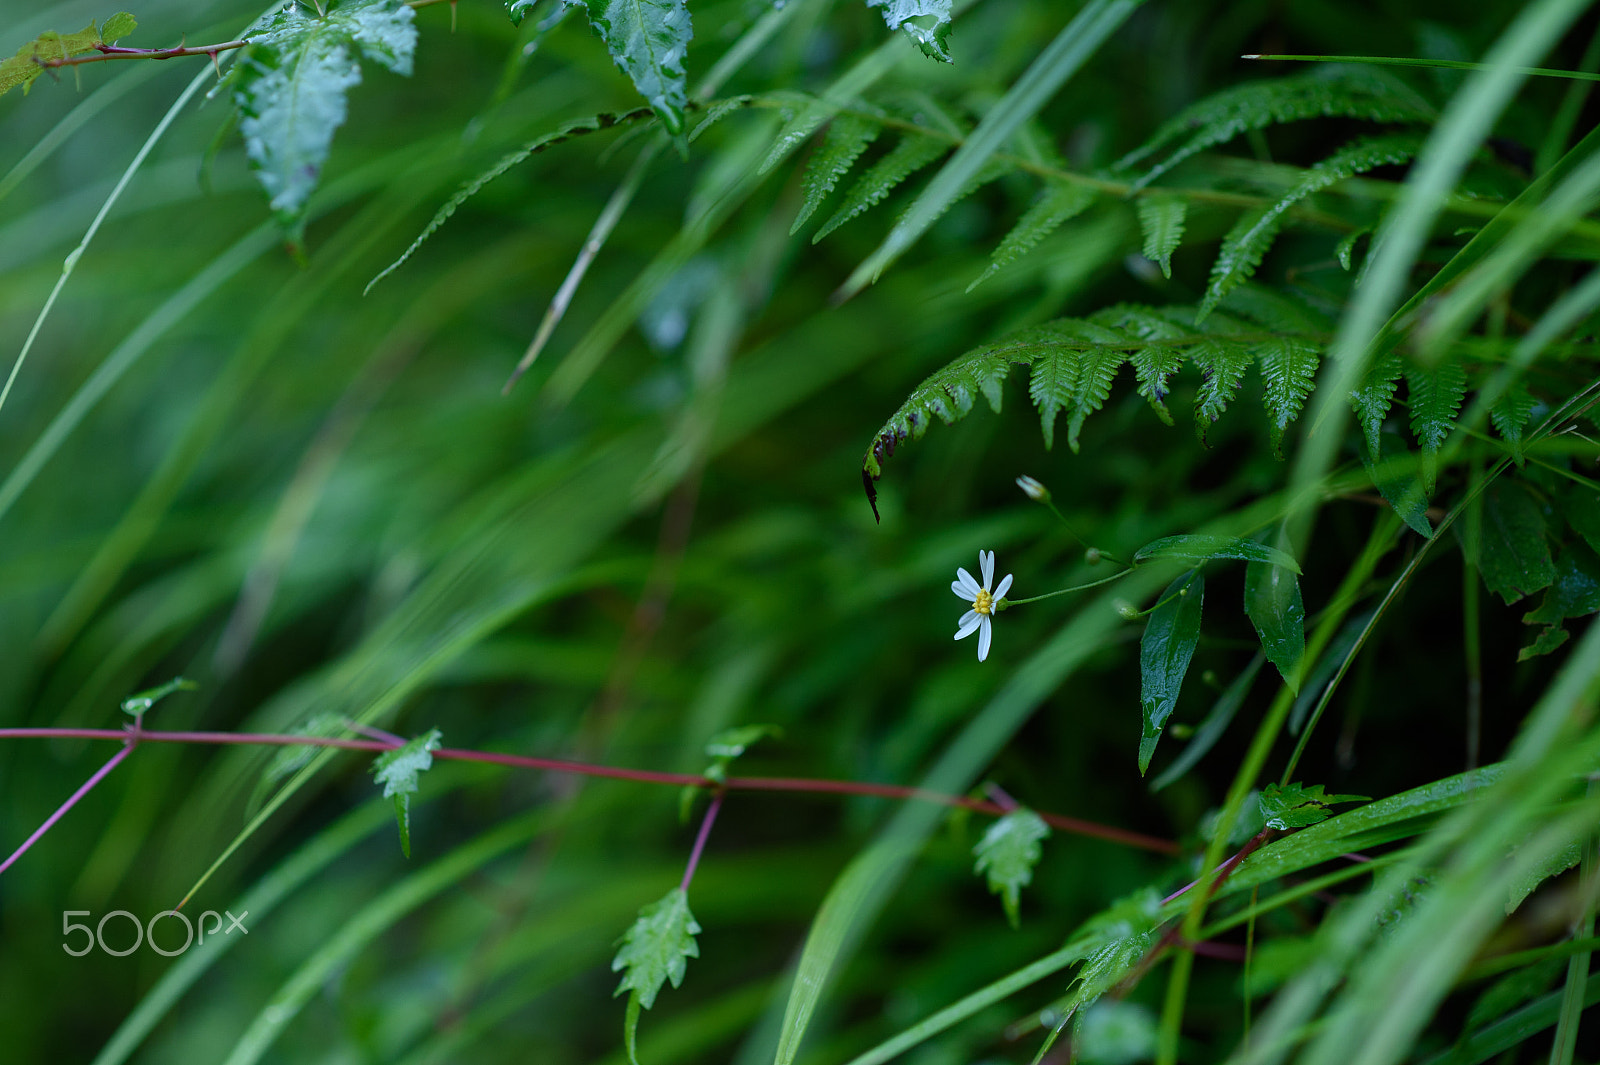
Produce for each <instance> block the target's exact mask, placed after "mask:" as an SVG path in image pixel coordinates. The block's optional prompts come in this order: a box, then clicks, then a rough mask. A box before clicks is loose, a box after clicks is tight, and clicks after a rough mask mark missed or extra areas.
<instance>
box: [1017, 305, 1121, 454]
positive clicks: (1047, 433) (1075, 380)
mask: <svg viewBox="0 0 1600 1065" xmlns="http://www.w3.org/2000/svg"><path fill="white" fill-rule="evenodd" d="M1058 335H1059V336H1060V337H1061V339H1062V346H1059V347H1054V348H1052V349H1050V350H1048V351H1044V352H1042V353H1040V354H1039V355H1038V356H1037V357H1036V358H1035V359H1034V362H1033V373H1032V376H1031V377H1030V379H1029V383H1028V393H1029V395H1030V396H1032V397H1033V402H1034V405H1035V406H1037V407H1038V408H1039V425H1040V428H1041V429H1042V430H1043V432H1044V444H1045V447H1046V448H1050V447H1052V446H1054V444H1055V420H1056V414H1057V412H1059V411H1061V410H1066V411H1067V446H1068V447H1070V448H1071V449H1072V451H1073V453H1074V454H1076V453H1077V450H1078V433H1079V431H1080V430H1081V429H1082V428H1083V423H1084V421H1085V420H1086V419H1087V418H1088V417H1089V415H1090V414H1093V413H1094V412H1095V411H1097V410H1099V409H1100V408H1101V407H1102V406H1104V405H1105V401H1106V399H1107V397H1109V396H1110V395H1111V382H1112V381H1113V380H1115V379H1116V376H1117V370H1118V369H1120V368H1121V366H1122V364H1123V363H1124V362H1126V361H1127V358H1128V354H1127V350H1126V349H1127V348H1128V347H1129V346H1131V345H1129V343H1128V339H1127V338H1126V337H1124V336H1122V335H1121V334H1119V333H1117V332H1116V331H1115V330H1112V329H1108V328H1106V327H1104V326H1102V325H1099V324H1097V323H1095V322H1063V323H1058ZM1075 342H1076V343H1075ZM1078 344H1081V345H1083V346H1082V347H1078Z"/></svg>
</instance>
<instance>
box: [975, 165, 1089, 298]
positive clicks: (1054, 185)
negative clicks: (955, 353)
mask: <svg viewBox="0 0 1600 1065" xmlns="http://www.w3.org/2000/svg"><path fill="white" fill-rule="evenodd" d="M1098 196H1099V192H1098V191H1097V190H1096V189H1094V188H1092V187H1090V186H1088V185H1080V184H1078V183H1077V182H1073V181H1052V182H1050V183H1049V184H1048V185H1046V186H1045V190H1044V193H1043V194H1042V195H1041V196H1040V197H1039V199H1038V200H1037V201H1036V202H1035V203H1034V204H1033V206H1032V207H1029V208H1028V209H1027V210H1026V211H1024V212H1023V215H1022V217H1021V218H1020V219H1018V220H1017V224H1016V225H1014V226H1012V227H1011V232H1009V233H1007V234H1006V235H1005V239H1003V240H1001V241H1000V245H999V247H997V248H995V250H994V255H993V256H991V257H990V260H989V265H988V266H987V267H986V268H985V269H984V271H983V273H981V274H979V275H978V277H977V279H976V280H974V281H973V282H972V284H970V285H968V286H967V291H968V292H971V291H972V290H973V289H975V288H977V287H978V286H979V285H981V284H983V283H984V282H985V281H987V280H988V279H989V278H991V277H993V276H994V275H995V274H996V273H998V272H999V271H1000V270H1001V269H1003V268H1004V267H1006V266H1008V265H1009V264H1011V263H1012V262H1015V261H1016V260H1017V259H1020V258H1021V257H1022V256H1023V255H1025V254H1027V253H1028V252H1029V251H1031V250H1032V249H1033V247H1034V246H1035V245H1036V244H1038V243H1039V242H1040V241H1041V240H1043V239H1044V238H1045V237H1048V236H1049V235H1050V234H1051V233H1054V232H1055V231H1056V230H1057V229H1059V228H1060V227H1061V225H1062V223H1064V222H1066V221H1068V220H1070V219H1072V218H1073V217H1075V216H1077V215H1080V214H1082V213H1083V212H1084V211H1086V210H1088V208H1089V205H1090V204H1092V203H1094V201H1095V199H1096V198H1097V197H1098Z"/></svg>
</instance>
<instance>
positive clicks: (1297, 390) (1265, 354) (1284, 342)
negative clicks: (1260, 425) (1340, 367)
mask: <svg viewBox="0 0 1600 1065" xmlns="http://www.w3.org/2000/svg"><path fill="white" fill-rule="evenodd" d="M1319 355H1320V352H1319V351H1318V349H1317V348H1316V346H1315V345H1312V344H1308V343H1306V342H1305V341H1302V340H1296V339H1294V338H1293V337H1277V338H1274V339H1272V340H1269V341H1267V342H1265V343H1263V344H1261V345H1260V346H1258V347H1257V349H1256V356H1257V358H1259V359H1260V360H1261V376H1262V378H1263V379H1264V381H1265V382H1266V392H1265V395H1264V396H1263V400H1262V401H1263V403H1264V404H1265V405H1266V408H1267V414H1268V415H1269V416H1270V417H1269V419H1268V422H1269V426H1270V430H1269V432H1270V435H1271V438H1272V450H1273V452H1274V453H1275V454H1276V455H1278V457H1279V458H1282V457H1283V434H1284V432H1285V431H1286V430H1287V429H1288V428H1289V423H1290V422H1292V421H1294V420H1295V419H1296V418H1298V417H1299V416H1300V409H1301V408H1302V407H1303V406H1305V402H1306V396H1308V395H1310V394H1311V389H1312V388H1314V387H1315V386H1316V377H1317V362H1318V357H1319Z"/></svg>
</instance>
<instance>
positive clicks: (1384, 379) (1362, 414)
mask: <svg viewBox="0 0 1600 1065" xmlns="http://www.w3.org/2000/svg"><path fill="white" fill-rule="evenodd" d="M1402 369H1403V366H1402V365H1401V362H1400V357H1399V356H1398V355H1396V354H1395V353H1394V352H1392V351H1389V352H1385V353H1384V354H1382V355H1380V356H1378V357H1377V358H1376V359H1374V360H1373V361H1372V364H1371V365H1370V366H1368V367H1367V372H1366V374H1365V375H1364V376H1363V377H1362V378H1361V384H1360V385H1359V386H1358V387H1357V388H1356V390H1355V391H1354V392H1352V393H1350V403H1351V405H1352V406H1353V407H1355V409H1356V417H1357V418H1358V419H1360V421H1361V428H1362V431H1363V432H1365V433H1366V436H1367V451H1368V452H1370V453H1371V455H1372V457H1373V459H1374V460H1376V459H1377V458H1378V457H1379V456H1381V455H1382V454H1383V450H1382V444H1381V443H1380V439H1381V436H1382V433H1383V420H1384V419H1385V418H1387V417H1388V416H1389V408H1390V407H1391V406H1393V405H1394V394H1395V390H1396V389H1397V388H1398V387H1399V382H1400V373H1401V371H1402Z"/></svg>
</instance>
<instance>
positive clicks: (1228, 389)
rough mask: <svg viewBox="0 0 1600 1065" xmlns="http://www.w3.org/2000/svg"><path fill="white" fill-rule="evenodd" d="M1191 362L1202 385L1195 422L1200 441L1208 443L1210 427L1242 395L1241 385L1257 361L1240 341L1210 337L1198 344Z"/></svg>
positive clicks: (1198, 393)
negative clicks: (1251, 366)
mask: <svg viewBox="0 0 1600 1065" xmlns="http://www.w3.org/2000/svg"><path fill="white" fill-rule="evenodd" d="M1189 361H1190V362H1192V363H1193V364H1194V367H1195V369H1197V370H1199V371H1200V378H1201V380H1200V388H1199V390H1198V391H1196V392H1195V397H1194V425H1195V432H1196V433H1198V434H1199V436H1200V442H1201V443H1204V442H1205V439H1206V429H1207V428H1208V427H1209V426H1210V425H1211V424H1212V423H1213V422H1215V421H1216V420H1217V419H1218V418H1220V417H1221V416H1222V412H1223V411H1224V410H1226V409H1227V407H1228V404H1229V403H1230V402H1232V400H1233V397H1234V396H1236V395H1238V394H1239V384H1240V382H1242V381H1243V380H1244V375H1245V371H1246V370H1248V369H1249V368H1250V364H1251V363H1252V362H1254V361H1255V353H1254V352H1253V351H1252V350H1251V349H1250V347H1248V346H1245V345H1241V344H1238V343H1232V342H1228V341H1224V340H1207V341H1203V342H1201V343H1199V344H1196V345H1195V346H1194V349H1193V354H1192V355H1191V356H1190V359H1189Z"/></svg>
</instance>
